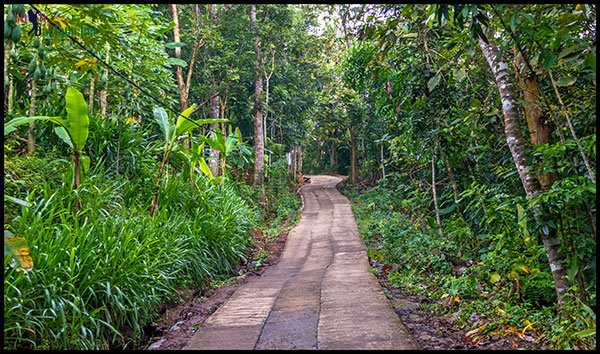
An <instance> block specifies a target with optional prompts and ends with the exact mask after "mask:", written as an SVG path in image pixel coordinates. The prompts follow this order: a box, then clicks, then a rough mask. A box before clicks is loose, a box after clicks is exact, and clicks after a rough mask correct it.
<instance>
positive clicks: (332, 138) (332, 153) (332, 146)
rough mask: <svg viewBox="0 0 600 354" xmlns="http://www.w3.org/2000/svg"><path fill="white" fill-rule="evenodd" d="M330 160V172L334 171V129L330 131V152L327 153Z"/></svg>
mask: <svg viewBox="0 0 600 354" xmlns="http://www.w3.org/2000/svg"><path fill="white" fill-rule="evenodd" d="M329 159H330V162H331V173H335V129H334V130H332V132H331V154H330V155H329Z"/></svg>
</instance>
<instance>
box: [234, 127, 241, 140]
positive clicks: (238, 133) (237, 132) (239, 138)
mask: <svg viewBox="0 0 600 354" xmlns="http://www.w3.org/2000/svg"><path fill="white" fill-rule="evenodd" d="M235 135H236V137H237V138H236V139H237V142H238V143H239V144H241V143H242V132H241V131H240V128H239V127H236V128H235Z"/></svg>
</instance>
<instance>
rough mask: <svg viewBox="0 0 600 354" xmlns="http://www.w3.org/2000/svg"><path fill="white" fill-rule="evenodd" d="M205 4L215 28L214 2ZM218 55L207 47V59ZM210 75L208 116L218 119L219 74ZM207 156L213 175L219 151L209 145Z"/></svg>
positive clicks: (219, 98)
mask: <svg viewBox="0 0 600 354" xmlns="http://www.w3.org/2000/svg"><path fill="white" fill-rule="evenodd" d="M206 6H207V14H208V17H209V20H210V23H211V25H212V26H214V27H215V28H216V27H217V26H218V25H219V17H218V13H217V7H216V5H214V4H212V5H206ZM218 55H219V53H217V50H216V49H215V48H213V47H211V48H209V50H208V51H207V57H208V58H209V59H211V58H216V57H217V56H218ZM190 76H191V75H189V73H188V78H189V77H190ZM211 76H212V78H213V81H212V83H211V88H210V94H211V98H210V118H211V119H218V118H219V112H220V109H219V106H220V100H221V96H220V94H219V92H218V84H219V83H218V81H217V80H218V77H219V74H218V73H217V72H211ZM218 126H219V123H211V124H210V126H209V131H211V132H216V131H217V128H218ZM211 135H212V133H211ZM208 156H209V157H210V158H209V160H208V167H209V168H210V171H211V172H212V174H213V175H214V176H217V175H218V170H219V151H218V150H215V149H213V148H212V147H210V146H209V148H208Z"/></svg>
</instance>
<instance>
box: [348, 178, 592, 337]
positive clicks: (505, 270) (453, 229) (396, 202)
mask: <svg viewBox="0 0 600 354" xmlns="http://www.w3.org/2000/svg"><path fill="white" fill-rule="evenodd" d="M346 193H347V194H349V195H350V196H352V197H353V198H354V199H353V200H356V203H353V210H354V213H355V215H356V218H357V223H358V227H359V232H360V234H361V237H362V238H363V240H364V241H365V243H367V244H368V245H370V246H369V247H368V255H369V257H371V258H373V259H375V260H377V261H378V262H381V263H388V264H391V265H392V267H393V271H391V272H389V273H388V275H387V277H388V279H389V280H390V282H391V283H392V284H393V285H395V286H402V287H403V289H405V291H407V292H412V293H416V294H420V295H422V296H424V297H426V298H429V299H436V300H439V303H438V305H435V306H433V307H432V310H435V311H438V312H441V313H446V314H451V313H455V314H457V315H458V317H457V321H458V322H459V323H463V324H465V325H468V326H475V325H476V323H473V322H472V321H471V320H470V318H471V317H472V315H473V314H479V315H485V316H486V318H488V319H493V322H490V323H488V325H487V327H486V330H485V333H486V334H490V335H491V334H492V333H503V328H506V326H512V327H516V328H523V327H525V325H523V323H532V326H533V327H535V328H538V327H539V326H541V329H542V330H543V331H544V333H545V334H546V336H547V337H549V338H548V340H546V341H545V342H544V345H545V346H547V347H554V348H566V347H569V348H590V347H592V346H593V345H595V344H593V343H592V342H591V341H590V339H589V337H588V336H587V333H588V332H589V331H590V330H591V329H592V328H595V327H594V326H595V319H593V318H592V317H590V316H591V315H593V311H590V313H588V312H586V310H585V309H586V308H589V307H588V306H587V305H585V304H584V303H583V302H581V301H580V300H578V299H575V300H572V301H570V302H568V303H567V305H566V306H568V307H569V310H568V311H569V312H568V313H569V314H570V316H572V318H573V319H576V325H571V326H569V325H564V324H563V325H550V324H555V323H557V322H558V319H559V318H560V317H559V316H560V314H559V313H558V312H557V311H556V307H555V306H554V304H555V303H556V291H555V288H554V282H553V278H552V274H551V272H550V268H549V267H548V264H547V261H546V255H545V250H544V247H543V246H542V245H541V244H538V243H537V241H536V240H530V241H527V235H529V236H531V235H532V234H533V233H532V231H531V230H532V226H531V225H530V223H531V221H530V222H529V223H526V222H525V220H527V219H529V217H528V216H527V214H526V213H527V210H526V208H524V207H523V206H522V205H521V204H520V202H519V201H518V199H516V200H515V199H510V197H509V196H508V195H501V194H500V195H498V194H496V195H495V197H494V198H486V203H487V210H488V214H487V217H488V219H487V220H488V221H487V226H486V227H485V228H481V229H479V230H480V231H479V232H477V233H473V231H472V230H471V229H470V228H469V227H468V225H467V223H465V221H464V220H463V219H462V218H460V217H458V216H457V215H451V216H448V215H447V216H446V217H445V218H444V225H443V227H444V231H445V232H446V234H445V235H440V234H439V233H438V232H437V230H436V229H437V225H436V223H435V221H433V222H428V221H427V219H429V218H431V217H430V216H428V214H431V210H430V209H429V208H427V207H423V205H426V204H427V203H428V200H427V199H428V196H427V195H426V194H424V193H421V192H420V191H419V189H418V187H417V186H416V185H415V184H414V182H412V183H411V182H410V180H409V179H408V178H407V177H399V175H394V176H393V178H389V179H387V180H385V181H380V183H379V185H378V186H376V187H373V188H370V189H368V190H366V191H363V192H362V194H358V193H357V192H356V191H354V190H346ZM463 198H464V197H463ZM529 220H531V219H529ZM487 230H490V231H492V233H491V234H489V233H488V231H487ZM524 230H526V231H524ZM584 249H586V250H587V249H589V247H586V246H581V247H577V251H576V252H577V254H580V255H581V257H584V258H586V256H584V255H586V254H587V253H586V252H587V251H585V250H584ZM586 259H587V258H586ZM588 279H590V278H588ZM590 280H591V279H590ZM573 282H574V283H577V282H576V281H573ZM577 284H579V283H577ZM587 284H588V286H589V288H588V289H590V290H591V289H594V288H593V286H592V283H591V282H590V281H588V282H587ZM576 287H577V285H576V286H575V288H576ZM575 288H574V289H572V291H574V292H577V289H575ZM587 294H589V295H590V296H591V297H592V299H593V300H590V301H595V295H592V293H589V292H588V293H587ZM449 297H454V299H455V300H454V301H455V302H456V303H457V304H458V307H454V306H447V307H444V306H442V305H439V304H441V303H443V302H444V301H445V300H448V298H449ZM446 303H451V302H448V301H446ZM525 321H529V322H525ZM571 323H573V322H569V324H571ZM503 326H505V327H503ZM473 328H475V327H473Z"/></svg>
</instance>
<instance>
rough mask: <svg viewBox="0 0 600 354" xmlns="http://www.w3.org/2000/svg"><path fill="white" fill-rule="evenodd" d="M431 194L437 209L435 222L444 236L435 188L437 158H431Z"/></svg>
mask: <svg viewBox="0 0 600 354" xmlns="http://www.w3.org/2000/svg"><path fill="white" fill-rule="evenodd" d="M431 193H433V206H434V207H435V221H436V223H437V227H438V231H439V232H440V235H441V236H444V229H443V228H442V218H441V216H440V206H439V204H438V199H437V189H436V186H435V156H432V157H431Z"/></svg>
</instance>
